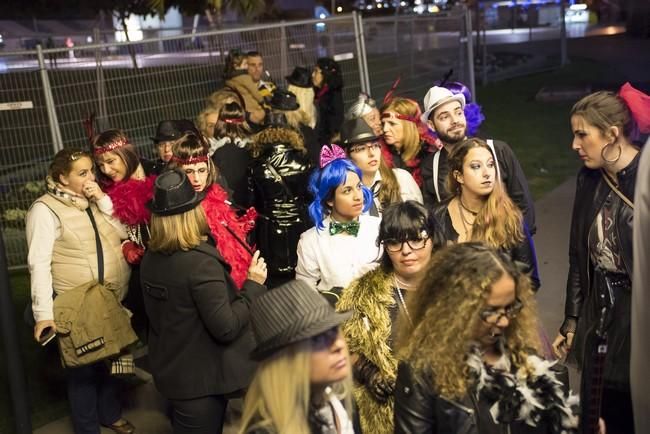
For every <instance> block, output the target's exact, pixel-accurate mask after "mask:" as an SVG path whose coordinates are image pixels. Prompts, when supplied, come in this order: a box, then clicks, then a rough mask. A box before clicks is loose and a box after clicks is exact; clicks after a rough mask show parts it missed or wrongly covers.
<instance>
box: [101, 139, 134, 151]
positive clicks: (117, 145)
mask: <svg viewBox="0 0 650 434" xmlns="http://www.w3.org/2000/svg"><path fill="white" fill-rule="evenodd" d="M128 144H129V142H128V140H126V139H120V140H116V141H115V142H113V143H110V144H108V145H104V146H99V147H96V148H95V149H93V154H95V155H102V154H105V153H107V152H113V151H114V150H116V149H119V148H123V147H124V146H126V145H128Z"/></svg>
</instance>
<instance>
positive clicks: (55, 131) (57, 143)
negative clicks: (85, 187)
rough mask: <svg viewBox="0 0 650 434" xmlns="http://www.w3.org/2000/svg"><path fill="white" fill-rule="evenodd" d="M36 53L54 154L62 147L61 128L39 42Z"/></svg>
mask: <svg viewBox="0 0 650 434" xmlns="http://www.w3.org/2000/svg"><path fill="white" fill-rule="evenodd" d="M36 54H37V56H38V67H39V69H40V70H41V82H42V84H43V96H44V97H45V107H46V109H47V120H48V123H49V124H50V135H51V137H52V149H53V150H54V153H55V154H56V153H57V152H59V151H60V150H61V149H63V140H62V139H61V130H60V129H59V119H58V118H57V116H56V107H55V106H54V97H53V96H52V87H51V86H50V78H49V77H48V75H47V69H46V68H45V59H44V58H43V48H42V47H41V44H38V45H36Z"/></svg>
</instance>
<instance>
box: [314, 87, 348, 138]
mask: <svg viewBox="0 0 650 434" xmlns="http://www.w3.org/2000/svg"><path fill="white" fill-rule="evenodd" d="M316 93H317V94H318V89H316ZM315 104H316V108H317V109H318V122H317V123H316V140H317V143H318V145H319V146H323V145H326V144H329V143H330V142H331V140H332V137H333V136H334V135H336V134H338V133H339V131H340V130H341V124H342V123H343V93H342V92H341V89H330V90H328V91H327V92H325V94H324V95H322V96H321V97H320V98H319V99H318V100H317V101H316V102H315Z"/></svg>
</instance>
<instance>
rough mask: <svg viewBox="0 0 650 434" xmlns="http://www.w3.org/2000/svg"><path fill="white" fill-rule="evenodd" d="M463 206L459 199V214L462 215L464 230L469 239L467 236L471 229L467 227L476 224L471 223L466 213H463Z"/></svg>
mask: <svg viewBox="0 0 650 434" xmlns="http://www.w3.org/2000/svg"><path fill="white" fill-rule="evenodd" d="M463 208H464V207H463V206H462V204H461V202H460V198H458V213H459V214H460V221H461V223H462V224H463V230H464V231H465V237H467V234H469V229H468V228H467V226H469V227H470V228H471V227H472V226H473V225H474V222H470V221H469V220H467V219H466V218H465V213H463Z"/></svg>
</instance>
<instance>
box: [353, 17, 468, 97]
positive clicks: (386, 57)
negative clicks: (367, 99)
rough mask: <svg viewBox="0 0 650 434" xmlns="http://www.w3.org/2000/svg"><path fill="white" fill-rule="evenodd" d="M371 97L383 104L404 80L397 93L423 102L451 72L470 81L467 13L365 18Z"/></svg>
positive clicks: (453, 75) (455, 76)
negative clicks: (397, 84) (431, 89)
mask: <svg viewBox="0 0 650 434" xmlns="http://www.w3.org/2000/svg"><path fill="white" fill-rule="evenodd" d="M363 28H364V29H363V30H364V36H365V46H366V52H367V59H368V70H369V76H370V86H371V90H372V96H373V97H374V98H375V99H378V100H379V101H381V99H382V98H383V97H384V95H385V94H386V92H387V91H388V90H389V89H390V87H391V85H392V84H393V82H394V81H395V80H396V79H397V78H398V77H399V78H400V83H399V86H398V88H397V91H396V93H397V94H398V95H402V96H408V97H411V98H413V99H415V100H417V101H418V102H419V103H420V104H422V99H423V98H424V95H425V94H426V92H427V90H428V89H429V88H430V87H431V86H432V85H433V83H434V82H435V81H436V80H441V79H442V78H443V77H444V76H445V75H446V74H448V73H449V71H450V70H453V72H452V74H451V78H452V79H454V80H459V81H463V82H465V83H468V85H469V80H470V79H471V78H470V77H471V74H470V72H469V68H470V66H471V65H470V64H469V63H468V61H467V52H466V46H465V45H466V44H465V41H466V29H465V14H464V12H463V10H462V9H458V10H456V11H453V12H450V13H448V14H437V15H431V16H422V17H412V16H408V17H385V18H384V17H382V18H370V19H364V20H363Z"/></svg>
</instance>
